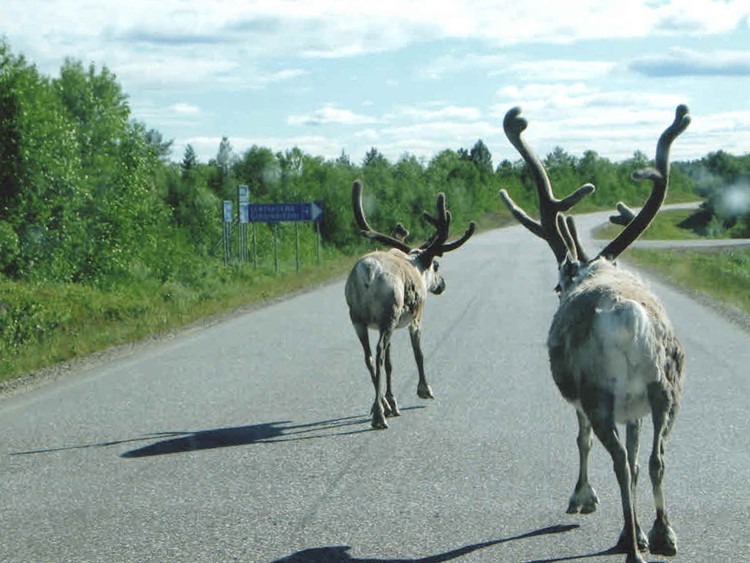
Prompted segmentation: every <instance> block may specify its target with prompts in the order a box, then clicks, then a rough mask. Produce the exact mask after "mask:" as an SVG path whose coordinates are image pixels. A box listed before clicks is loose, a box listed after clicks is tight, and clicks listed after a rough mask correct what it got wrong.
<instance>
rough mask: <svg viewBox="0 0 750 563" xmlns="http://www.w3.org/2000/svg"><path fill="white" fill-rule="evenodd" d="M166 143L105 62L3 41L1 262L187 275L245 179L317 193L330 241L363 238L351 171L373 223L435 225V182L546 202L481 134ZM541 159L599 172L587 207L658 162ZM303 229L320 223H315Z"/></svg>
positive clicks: (207, 259) (310, 197)
mask: <svg viewBox="0 0 750 563" xmlns="http://www.w3.org/2000/svg"><path fill="white" fill-rule="evenodd" d="M172 156H173V155H172V154H171V141H168V140H165V139H164V138H163V137H162V135H161V134H160V133H159V132H158V131H156V130H154V129H150V128H149V127H148V126H147V125H146V124H144V123H142V122H140V121H138V120H137V118H136V116H133V115H132V113H131V110H130V107H129V105H128V97H127V94H126V93H125V92H123V90H122V88H121V86H120V85H119V83H118V82H117V79H116V77H115V76H114V75H113V74H112V73H111V72H110V71H109V70H108V69H107V68H106V67H103V68H101V69H97V68H96V67H95V66H94V65H90V66H88V67H85V66H84V65H83V64H81V63H80V62H79V61H75V60H67V61H66V62H65V63H64V64H63V66H62V68H61V69H60V73H59V76H58V77H54V78H52V77H47V76H44V75H42V74H41V73H40V72H39V71H38V70H37V69H36V67H35V66H34V65H33V64H31V63H30V62H28V61H27V60H26V59H25V58H24V57H23V56H22V55H15V54H13V53H12V52H11V49H10V46H9V45H8V44H7V43H4V42H0V273H1V274H2V275H3V276H6V277H7V278H9V279H16V280H55V281H58V282H76V283H82V284H91V285H96V286H98V287H106V286H108V285H112V284H117V283H120V282H123V281H124V282H129V281H137V280H139V279H149V280H160V281H162V282H166V281H167V280H173V279H179V280H180V282H181V283H190V281H191V278H192V277H195V276H200V275H201V272H202V271H204V270H205V268H206V267H211V268H216V267H220V266H221V264H222V254H221V250H220V247H219V243H220V241H221V233H222V225H221V212H220V211H221V201H222V200H224V199H230V200H234V199H235V198H236V190H237V185H238V184H246V185H248V186H250V193H251V200H252V201H253V202H282V201H283V202H294V201H322V202H323V204H324V218H323V221H322V222H321V224H320V234H321V236H322V240H323V243H324V245H327V246H329V247H334V248H338V249H342V250H344V251H348V250H352V249H357V250H361V248H362V244H363V243H362V241H361V240H360V237H359V236H358V234H357V231H356V228H355V226H354V223H353V219H352V213H351V200H350V193H351V192H350V189H351V184H352V181H353V180H354V179H356V178H361V179H362V180H363V181H364V183H365V186H366V187H365V194H366V200H365V206H366V208H367V212H368V217H369V218H370V219H371V221H372V223H373V224H374V225H377V226H378V228H380V229H387V228H389V227H390V226H393V225H395V223H396V222H398V221H401V222H404V223H405V224H406V225H407V227H408V228H409V229H410V230H411V232H412V237H413V238H414V239H415V240H420V239H424V238H425V237H427V236H428V235H429V229H428V226H427V225H426V224H425V223H424V222H423V221H420V219H419V217H420V216H421V212H422V210H430V211H432V210H433V207H434V205H435V196H436V194H437V193H438V192H440V191H442V192H445V193H446V196H447V201H448V206H449V208H450V210H451V211H452V213H453V216H454V224H455V225H456V228H457V229H458V228H460V229H462V228H464V225H465V224H466V223H467V222H468V221H469V220H470V219H479V218H481V217H483V216H486V215H487V214H488V213H504V210H503V209H501V203H500V202H499V198H498V196H497V193H498V191H499V189H500V188H505V189H507V190H508V191H509V192H510V193H511V195H512V197H513V198H514V199H515V200H516V201H517V202H518V203H519V204H521V205H523V206H524V207H526V208H527V209H529V210H530V212H532V213H533V211H534V210H535V209H536V197H535V191H534V186H533V181H532V178H531V177H530V175H529V173H528V171H527V170H526V167H525V165H524V164H523V162H522V161H520V160H516V161H509V160H504V161H502V162H500V163H498V164H497V166H495V164H494V163H493V161H492V155H491V154H490V151H489V150H488V149H487V147H486V145H485V144H484V143H483V142H482V141H481V140H479V141H477V142H476V143H475V144H474V146H473V147H471V149H465V148H458V149H456V150H453V149H446V150H444V151H442V152H440V153H439V154H437V155H435V156H434V157H433V158H431V159H430V160H424V159H420V158H417V157H415V156H413V155H409V154H405V155H403V156H402V157H401V158H399V159H398V160H397V161H396V162H391V161H389V160H388V159H387V158H385V157H384V156H383V154H382V153H381V152H380V151H379V150H378V149H376V148H372V149H371V150H370V151H369V152H368V153H367V154H366V155H365V157H364V159H363V160H362V162H361V163H355V162H352V160H351V159H350V157H349V156H348V155H346V154H345V153H343V152H342V154H341V156H340V157H339V158H336V159H324V158H322V157H319V156H313V155H309V154H306V153H304V152H303V151H301V150H300V149H299V148H291V149H287V150H284V151H281V152H273V151H272V150H271V149H269V148H266V147H259V146H253V147H251V148H250V149H248V150H246V151H244V152H242V153H241V154H237V153H236V152H235V151H234V150H233V148H232V146H231V141H230V140H229V139H227V138H224V139H222V141H221V143H220V144H219V146H218V147H217V153H216V157H215V158H213V159H211V160H210V161H209V162H207V163H201V162H199V160H198V158H197V157H196V154H195V151H194V150H193V149H192V147H190V146H188V147H187V149H186V150H185V152H184V154H183V155H181V159H180V160H179V161H178V162H175V161H173V160H172ZM178 158H179V157H178ZM544 163H545V166H546V167H547V170H548V172H549V175H550V178H551V180H552V183H553V186H554V187H555V191H556V193H557V194H558V195H562V194H567V193H570V192H571V191H573V190H574V189H576V188H578V187H579V186H580V185H581V184H582V183H585V182H592V183H593V184H595V185H596V187H597V191H596V192H595V194H594V195H593V196H591V197H590V198H588V199H587V200H586V202H585V204H582V205H580V206H579V207H580V208H581V209H582V210H583V209H591V208H594V207H599V208H601V207H609V208H611V207H613V206H614V204H615V203H616V201H618V200H624V201H625V202H626V203H629V204H631V205H639V204H640V203H642V202H643V200H644V198H645V197H646V194H647V193H648V190H649V189H650V186H649V185H647V184H637V183H634V182H633V181H632V180H630V173H631V172H632V171H633V170H634V169H637V168H641V167H644V166H648V165H649V164H650V162H649V158H648V157H647V156H646V155H644V154H643V153H639V152H636V153H635V154H634V155H633V157H632V158H631V159H628V160H625V161H623V162H611V161H610V160H608V159H606V158H603V157H601V156H599V155H598V154H597V153H596V152H594V151H586V152H585V153H584V154H583V155H582V156H581V157H576V156H573V155H570V154H568V153H567V152H565V151H564V150H563V149H562V148H559V147H558V148H556V149H555V150H554V151H553V152H551V153H550V154H549V155H547V156H546V158H544ZM695 169H697V167H696V168H690V167H683V166H675V167H674V169H673V176H672V182H671V194H672V195H673V196H674V197H677V198H682V199H687V198H690V197H692V196H693V194H694V190H695V189H696V187H697V186H700V185H702V184H701V182H702V180H701V178H699V177H697V175H696V174H694V173H693V172H694V170H695ZM717 172H718V173H719V174H724V173H725V172H726V171H718V170H717ZM267 230H268V229H264V228H262V227H261V228H260V229H259V231H260V233H259V240H260V244H261V249H262V247H263V245H266V244H270V243H269V242H268V235H267V234H266V231H267ZM303 231H304V236H305V237H312V236H313V234H312V229H311V228H305V229H303ZM199 265H200V266H199ZM207 265H208V266H207Z"/></svg>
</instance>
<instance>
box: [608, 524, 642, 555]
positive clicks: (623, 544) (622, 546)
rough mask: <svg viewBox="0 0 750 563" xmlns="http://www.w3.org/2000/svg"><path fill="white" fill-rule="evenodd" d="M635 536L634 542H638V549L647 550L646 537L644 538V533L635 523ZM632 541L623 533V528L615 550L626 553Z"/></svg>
mask: <svg viewBox="0 0 750 563" xmlns="http://www.w3.org/2000/svg"><path fill="white" fill-rule="evenodd" d="M635 536H636V542H637V543H638V551H644V552H645V551H648V547H649V544H648V539H646V534H644V533H643V530H641V527H640V526H637V525H636V528H635ZM632 543H633V542H632V541H631V540H630V539H629V538H628V537H627V534H625V530H623V531H622V533H621V534H620V539H619V540H618V541H617V545H616V546H615V550H616V551H618V552H619V553H627V552H629V551H630V548H631V547H632Z"/></svg>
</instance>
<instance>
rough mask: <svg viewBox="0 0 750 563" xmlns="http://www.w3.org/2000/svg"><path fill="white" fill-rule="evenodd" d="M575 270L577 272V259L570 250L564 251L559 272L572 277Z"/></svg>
mask: <svg viewBox="0 0 750 563" xmlns="http://www.w3.org/2000/svg"><path fill="white" fill-rule="evenodd" d="M576 272H578V260H576V259H575V257H574V256H573V255H572V254H571V253H570V252H566V253H565V258H564V259H563V261H562V263H561V264H560V273H561V274H562V275H563V276H565V277H566V278H572V277H573V276H575V275H576Z"/></svg>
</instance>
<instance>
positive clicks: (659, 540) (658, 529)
mask: <svg viewBox="0 0 750 563" xmlns="http://www.w3.org/2000/svg"><path fill="white" fill-rule="evenodd" d="M648 542H649V544H650V549H651V553H653V554H654V555H667V556H672V555H676V554H677V534H675V533H674V530H673V529H672V527H671V526H670V525H669V524H668V523H667V522H665V521H664V520H660V519H658V518H657V519H656V520H655V521H654V527H653V528H651V531H650V532H649V534H648Z"/></svg>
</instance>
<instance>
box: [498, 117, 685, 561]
mask: <svg viewBox="0 0 750 563" xmlns="http://www.w3.org/2000/svg"><path fill="white" fill-rule="evenodd" d="M520 113H521V110H520V109H519V108H513V109H511V110H510V111H509V112H508V113H507V114H506V115H505V120H504V123H503V125H504V128H505V134H506V135H507V137H508V139H509V140H510V142H511V143H512V144H513V146H514V147H515V148H516V149H517V150H518V152H519V153H520V154H521V155H522V157H523V159H524V161H525V162H526V164H527V165H528V167H529V168H530V170H531V172H532V174H533V176H534V179H535V183H536V188H537V192H538V196H539V212H540V220H539V221H538V222H537V221H534V220H533V219H531V218H530V217H529V216H528V215H527V214H526V213H525V212H524V211H523V210H522V209H520V208H519V207H518V206H517V205H516V204H515V203H514V202H513V200H512V199H511V198H510V196H509V195H508V193H507V192H506V191H505V190H502V191H501V192H500V196H501V198H502V199H503V201H504V203H505V204H506V205H507V206H508V208H509V209H510V211H511V212H512V213H513V215H514V217H515V218H516V219H517V220H518V221H519V222H520V223H521V224H523V225H524V226H525V227H526V228H527V229H528V230H529V231H531V232H532V233H534V234H535V235H536V236H538V237H540V238H542V239H544V240H546V241H547V243H548V244H549V246H550V248H551V249H552V251H553V252H554V254H555V258H556V259H557V263H558V266H559V285H558V286H557V288H556V289H557V291H558V293H559V299H560V302H559V307H558V309H557V312H556V313H555V315H554V317H553V319H552V326H551V327H550V329H549V334H548V339H547V347H548V352H549V361H550V367H551V371H552V377H553V379H554V381H555V383H556V384H557V387H558V389H559V391H560V393H561V394H562V396H563V397H564V398H565V399H566V400H568V401H569V402H570V403H571V404H572V405H573V406H574V407H575V409H576V414H577V415H578V428H579V431H578V439H577V444H578V451H579V460H580V471H579V476H578V482H577V483H576V486H575V490H574V492H573V495H572V496H571V497H570V504H569V506H568V513H577V512H581V513H584V514H587V513H590V512H593V511H594V510H596V505H597V503H598V502H599V499H598V498H597V496H596V493H595V492H594V489H593V488H592V487H591V485H590V484H589V481H588V455H589V450H590V448H591V444H592V431H593V433H594V434H596V436H597V438H599V440H600V441H601V443H602V444H603V445H604V447H605V448H606V449H607V451H608V452H609V454H610V455H611V456H612V460H613V462H614V471H615V475H616V476H617V481H618V483H619V485H620V494H621V498H622V510H623V519H624V528H623V531H622V534H621V535H620V539H619V541H618V543H617V546H616V549H617V551H622V552H626V553H627V561H628V562H642V561H644V559H643V558H642V556H641V554H640V551H645V550H647V549H650V550H651V552H652V553H656V554H661V555H674V554H675V553H676V552H677V538H676V536H675V533H674V531H673V530H672V527H671V526H670V524H669V519H668V518H667V506H666V502H665V498H664V492H663V490H662V479H663V477H664V449H665V442H666V439H667V435H668V434H669V432H670V430H671V428H672V425H673V423H674V420H675V416H676V414H677V411H678V409H679V403H680V396H681V392H682V379H683V365H684V360H685V356H684V352H683V348H682V345H681V344H680V341H679V340H678V338H677V336H676V335H675V333H674V330H673V329H672V325H671V323H670V321H669V319H668V318H667V314H666V312H665V310H664V308H663V307H662V305H661V303H660V302H659V301H658V299H657V298H656V297H655V296H654V295H653V294H652V293H651V292H650V291H649V290H648V289H647V288H646V287H645V285H644V284H643V282H642V281H641V280H640V279H639V278H638V277H637V276H635V275H634V274H631V273H628V272H626V271H623V270H622V269H620V268H619V267H617V266H616V265H615V264H614V260H615V259H616V258H617V256H619V255H620V254H621V253H622V252H623V251H624V250H625V249H626V248H627V247H628V246H629V245H630V244H632V243H633V242H634V241H635V240H636V239H637V238H638V236H639V235H640V234H641V233H642V232H643V231H644V230H645V229H646V228H647V227H648V225H649V224H650V223H651V221H652V220H653V218H654V216H655V215H656V213H657V212H658V211H659V208H660V207H661V205H662V203H663V202H664V198H665V196H666V193H667V187H668V184H669V151H670V147H671V145H672V142H673V141H674V140H675V138H676V137H677V136H678V135H679V134H680V133H682V132H683V131H684V130H685V128H686V127H687V126H688V125H689V123H690V116H689V115H688V108H687V107H686V106H684V105H680V106H678V107H677V110H676V115H675V119H674V122H673V123H672V124H671V125H670V126H669V127H667V128H666V130H665V131H664V133H663V134H662V135H661V137H660V138H659V142H658V144H657V148H656V167H655V169H648V170H640V171H637V172H634V173H633V178H634V179H639V180H650V181H651V182H652V183H653V187H652V190H651V194H650V195H649V197H648V199H647V201H646V203H645V205H644V206H643V208H642V209H641V211H640V212H639V213H638V214H630V215H628V212H629V210H628V209H627V208H626V207H624V206H620V205H618V208H620V210H621V214H622V217H621V220H620V222H623V223H627V225H626V227H625V228H624V230H623V231H622V232H621V233H620V234H619V235H618V236H617V237H616V238H615V239H614V240H613V241H612V242H610V243H609V244H608V245H607V246H606V247H605V248H604V249H603V250H602V251H601V252H600V253H599V254H598V255H597V256H596V257H595V258H593V259H590V258H589V257H588V256H587V255H586V253H585V251H584V250H583V248H582V247H581V243H580V241H579V239H578V235H577V232H576V229H575V224H574V222H573V219H572V218H571V217H567V218H566V217H565V216H564V215H563V213H564V212H566V211H568V210H569V209H570V208H571V207H572V206H573V205H575V203H577V202H578V201H580V199H581V198H583V197H584V196H586V195H588V194H589V193H591V192H592V191H593V190H594V187H593V186H592V185H590V184H586V185H584V186H582V187H581V188H579V189H578V190H577V191H575V192H574V193H573V194H571V195H569V196H568V197H566V198H564V199H562V200H560V199H556V198H555V196H554V195H553V193H552V188H551V185H550V182H549V179H548V177H547V174H546V171H545V169H544V167H543V165H542V163H541V162H540V161H539V159H538V158H537V157H536V156H535V155H534V153H533V152H532V151H531V149H530V148H529V147H528V145H527V144H526V142H525V141H524V140H523V139H522V138H521V133H522V132H523V131H524V130H525V129H526V126H527V122H526V120H525V119H523V118H522V117H520ZM623 217H624V220H622V218H623ZM648 413H650V414H651V418H652V421H653V426H654V437H653V448H652V451H651V457H650V460H649V475H650V477H651V484H652V487H653V494H654V504H655V506H656V520H655V521H654V525H653V528H652V529H651V531H650V533H649V536H648V539H647V538H646V536H645V534H644V533H643V531H642V530H641V528H640V526H639V524H638V519H637V517H636V502H635V498H636V482H637V480H638V470H639V467H638V447H639V432H640V428H641V419H642V418H643V417H644V416H645V415H646V414H648ZM618 423H621V424H625V426H626V439H625V446H623V444H622V443H621V441H620V439H619V435H618V431H617V424H618Z"/></svg>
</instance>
